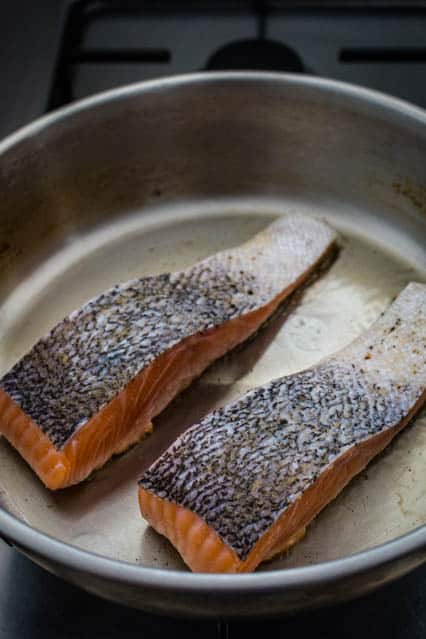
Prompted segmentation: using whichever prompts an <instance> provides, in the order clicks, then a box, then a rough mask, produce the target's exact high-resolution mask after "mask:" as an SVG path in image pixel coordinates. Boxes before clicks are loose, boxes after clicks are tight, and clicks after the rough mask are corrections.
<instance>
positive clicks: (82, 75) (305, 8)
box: [48, 0, 426, 110]
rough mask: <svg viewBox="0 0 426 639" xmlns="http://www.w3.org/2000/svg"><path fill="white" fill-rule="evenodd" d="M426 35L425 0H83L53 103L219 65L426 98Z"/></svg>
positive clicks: (70, 27)
mask: <svg viewBox="0 0 426 639" xmlns="http://www.w3.org/2000/svg"><path fill="white" fill-rule="evenodd" d="M192 25H194V26H193V28H192ZM425 42H426V2H424V1H414V2H409V1H407V2H401V1H399V2H396V1H393V2H392V1H391V2H389V1H388V0H386V1H381V0H374V1H370V2H367V1H365V0H346V2H345V1H342V0H340V1H338V0H335V1H333V0H329V1H327V2H319V1H318V0H317V1H316V2H312V1H311V2H305V1H303V0H298V1H297V2H296V1H294V2H292V1H287V2H286V1H279V0H270V1H267V0H257V1H248V0H246V1H244V0H239V1H238V0H222V1H221V0H216V1H213V2H212V1H204V2H202V3H200V2H199V1H198V2H194V1H190V0H187V1H185V2H176V1H173V2H171V1H167V0H162V1H161V0H157V1H149V2H148V1H143V0H139V1H136V0H124V1H123V0H121V1H118V0H79V1H77V2H74V3H73V4H72V5H71V7H70V10H69V14H68V18H67V20H66V26H65V32H64V38H63V42H62V47H61V51H60V55H59V59H58V64H57V67H56V72H55V74H54V82H53V85H52V90H51V93H50V97H49V101H48V109H49V110H50V109H53V108H56V107H59V106H62V105H64V104H67V103H69V102H72V101H73V100H75V99H79V98H82V97H85V96H87V95H90V94H92V93H96V92H98V91H102V90H105V89H109V88H113V87H115V86H119V85H123V84H128V83H131V82H136V81H140V80H146V79H152V78H156V77H164V76H167V75H174V74H177V73H188V72H195V71H200V70H217V69H221V70H224V69H230V70H231V69H232V70H239V69H251V70H256V69H257V70H273V71H287V72H299V73H300V72H308V73H312V74H314V75H319V76H326V77H332V78H336V79H343V80H347V81H350V82H355V83H358V84H363V85H366V86H370V87H372V88H376V89H379V90H382V91H385V92H389V93H393V94H395V95H399V96H400V97H403V98H406V99H408V100H411V101H412V102H417V103H418V104H421V105H423V106H426V83H425V82H424V77H425V75H426V48H425V46H424V44H425Z"/></svg>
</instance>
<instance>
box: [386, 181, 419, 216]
mask: <svg viewBox="0 0 426 639" xmlns="http://www.w3.org/2000/svg"><path fill="white" fill-rule="evenodd" d="M392 188H393V190H394V191H395V193H397V194H398V195H404V196H405V197H406V198H408V199H409V200H410V202H411V203H412V204H413V205H414V206H415V207H416V209H418V210H419V211H421V212H422V213H426V184H424V185H422V184H416V183H414V182H412V181H411V179H410V178H402V179H400V180H394V181H393V182H392Z"/></svg>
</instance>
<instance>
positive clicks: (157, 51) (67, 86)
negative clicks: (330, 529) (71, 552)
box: [0, 0, 426, 639]
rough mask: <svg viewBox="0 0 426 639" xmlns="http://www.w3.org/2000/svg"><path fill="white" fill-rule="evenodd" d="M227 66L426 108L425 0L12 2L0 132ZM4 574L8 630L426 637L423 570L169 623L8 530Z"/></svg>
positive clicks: (0, 24)
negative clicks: (369, 585) (325, 604)
mask: <svg viewBox="0 0 426 639" xmlns="http://www.w3.org/2000/svg"><path fill="white" fill-rule="evenodd" d="M201 6H202V9H201V8H200V7H201ZM223 68H231V69H241V68H246V69H253V68H255V69H272V70H286V71H298V72H308V73H311V74H314V75H319V76H327V77H333V78H336V79H341V80H347V81H350V82H355V83H358V84H362V85H365V86H369V87H371V88H375V89H379V90H382V91H385V92H388V93H391V94H393V95H396V96H398V97H402V98H405V99H408V100H410V101H412V102H414V103H416V104H418V105H419V106H423V107H425V106H426V2H423V1H421V0H413V1H409V0H406V1H405V2H403V1H401V0H400V1H398V0H393V1H392V0H340V1H339V0H329V1H327V2H321V1H320V0H316V1H315V2H313V1H310V2H309V1H305V0H298V1H297V2H296V1H291V0H288V1H285V0H281V1H280V0H270V1H268V2H266V1H263V0H260V1H251V2H250V1H248V0H247V1H244V0H240V1H239V0H235V1H234V0H217V1H215V2H210V1H208V0H207V1H206V0H204V1H203V2H202V3H201V2H200V1H198V2H195V1H190V0H188V1H186V2H179V1H178V0H175V1H174V2H171V1H167V0H163V1H161V0H155V1H151V2H144V1H143V0H120V1H118V0H79V1H78V2H72V1H71V0H39V2H34V0H13V1H12V0H11V1H10V2H9V0H7V2H6V0H3V2H2V3H1V4H0V87H1V94H0V96H1V99H0V137H2V136H3V135H5V134H6V133H9V132H10V131H12V130H14V129H16V128H17V127H18V126H20V125H23V124H25V123H27V122H29V121H31V120H32V119H34V118H35V117H38V116H39V115H41V114H42V113H44V112H46V111H48V110H49V109H51V108H54V107H58V106H61V105H63V104H66V103H68V102H70V101H73V100H75V99H78V98H82V97H85V96H87V95H90V94H92V93H95V92H97V91H100V90H104V89H108V88H112V87H114V86H117V85H120V84H126V83H129V82H134V81H138V80H144V79H150V78H154V77H162V76H166V75H170V74H175V73H183V72H191V71H199V70H204V69H223ZM0 584H1V587H0V639H12V638H13V639H18V638H19V639H27V638H31V639H38V637H43V639H50V637H52V638H53V637H55V638H59V639H63V638H64V639H74V638H77V637H78V638H79V639H80V638H82V637H86V636H87V637H102V639H109V637H115V636H117V635H120V636H122V637H123V638H124V637H125V638H126V639H127V638H128V637H129V638H131V637H140V636H145V637H156V636H162V635H163V634H164V633H167V632H169V633H173V634H174V635H176V634H177V635H178V636H180V633H182V634H184V635H185V637H186V638H187V639H191V637H192V636H194V637H195V636H197V637H198V636H199V635H200V633H201V634H202V636H205V637H206V639H208V638H209V637H218V636H219V637H236V636H241V637H242V636H243V635H244V636H245V635H246V634H247V632H248V631H249V630H250V629H251V627H252V626H254V630H256V629H257V630H258V631H262V632H267V633H270V634H272V633H273V634H276V635H278V636H280V635H282V636H284V634H286V635H287V633H293V634H296V635H300V634H302V636H304V633H308V632H310V633H311V634H314V633H315V636H316V637H318V638H319V639H320V638H330V639H334V638H337V637H338V638H339V639H342V638H347V639H351V638H352V637H354V638H355V637H356V638H357V639H359V637H360V636H361V637H362V636H366V637H370V636H372V635H373V634H374V636H375V638H376V639H381V638H385V637H386V639H402V638H404V639H405V638H406V637H408V638H409V639H420V638H421V639H424V638H425V637H426V567H424V568H420V569H418V570H417V571H416V572H414V573H412V574H411V575H409V576H407V577H405V578H404V579H401V580H399V581H398V582H397V583H395V584H393V585H391V586H388V587H386V588H383V589H382V590H380V591H379V592H377V593H374V594H372V595H369V596H368V597H364V598H363V599H360V600H358V601H354V602H351V603H348V604H344V605H341V606H339V607H337V608H333V609H326V610H321V611H317V612H313V613H309V614H303V615H299V616H298V617H295V618H290V619H281V620H273V621H271V620H265V621H255V622H236V621H234V622H229V623H225V622H218V621H200V622H197V621H187V620H172V619H167V618H164V617H162V618H160V617H155V616H152V615H148V614H145V613H142V612H139V611H135V610H130V609H127V608H123V607H120V606H117V605H115V604H111V603H109V602H106V601H103V600H101V599H98V598H96V597H94V596H92V595H89V594H87V593H85V592H83V591H81V590H78V589H76V588H75V587H73V586H70V585H68V584H66V583H65V582H62V581H60V580H59V579H57V578H55V577H53V576H51V575H49V574H47V573H46V572H44V571H42V570H41V569H40V568H38V567H37V566H35V565H34V564H32V563H31V562H30V561H29V560H28V559H26V558H24V557H23V556H21V555H20V554H19V553H18V552H17V551H16V550H14V549H13V548H10V547H8V546H6V544H3V543H2V542H1V541H0ZM249 624H250V625H249ZM259 624H261V626H260V625H259ZM256 626H257V628H256Z"/></svg>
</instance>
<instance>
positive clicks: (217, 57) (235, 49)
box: [206, 39, 306, 73]
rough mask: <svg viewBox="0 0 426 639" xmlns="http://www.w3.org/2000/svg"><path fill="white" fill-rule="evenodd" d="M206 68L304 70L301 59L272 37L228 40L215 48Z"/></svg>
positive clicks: (218, 69)
mask: <svg viewBox="0 0 426 639" xmlns="http://www.w3.org/2000/svg"><path fill="white" fill-rule="evenodd" d="M206 69H207V70H209V71H213V70H215V71H223V70H233V71H241V70H244V69H246V70H251V71H253V70H259V71H290V72H293V73H303V72H304V71H306V69H305V67H304V65H303V62H302V60H301V58H300V57H299V56H298V55H297V53H295V52H294V51H293V50H292V49H290V48H289V47H287V46H286V45H285V44H281V43H280V42H275V41H274V40H264V39H257V40H255V39H250V40H237V41H236V42H230V43H229V44H226V45H225V46H223V47H220V49H217V51H215V52H214V53H213V55H211V56H210V58H209V60H208V62H207V65H206Z"/></svg>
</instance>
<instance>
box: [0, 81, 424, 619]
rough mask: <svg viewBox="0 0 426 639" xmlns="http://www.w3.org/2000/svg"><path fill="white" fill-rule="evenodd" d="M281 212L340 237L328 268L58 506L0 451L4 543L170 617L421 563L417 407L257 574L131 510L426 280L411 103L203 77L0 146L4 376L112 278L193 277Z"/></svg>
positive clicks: (340, 590) (77, 110) (112, 99)
mask: <svg viewBox="0 0 426 639" xmlns="http://www.w3.org/2000/svg"><path fill="white" fill-rule="evenodd" d="M293 211H303V212H308V213H310V214H313V215H317V216H320V217H323V218H325V219H327V220H328V221H329V222H330V223H331V224H333V225H334V226H335V227H336V228H337V229H338V230H339V231H340V234H341V245H342V251H341V254H340V257H339V259H338V260H337V261H336V263H335V264H334V265H333V266H332V268H331V269H330V271H328V273H327V274H326V275H324V277H322V278H321V279H320V280H319V281H317V282H316V283H315V284H314V285H313V286H312V287H311V288H310V289H309V290H308V291H307V293H306V294H305V296H304V298H303V300H302V301H301V303H300V304H299V306H298V307H297V308H296V309H295V310H294V311H293V313H292V314H291V315H290V316H289V317H288V318H287V319H284V318H283V317H276V318H275V319H274V321H272V322H271V323H270V324H269V325H268V326H267V327H266V328H265V329H264V330H263V331H262V332H261V333H260V334H259V335H258V336H257V337H256V339H254V340H252V341H251V342H250V343H249V344H247V345H245V346H244V347H242V348H240V349H239V350H238V352H236V353H233V354H231V355H230V356H228V357H227V358H225V359H224V360H223V361H221V362H218V363H217V364H216V365H214V366H213V367H212V368H211V369H210V370H209V371H207V372H206V374H205V375H204V376H203V377H202V378H201V379H200V380H199V381H198V382H196V383H195V384H194V385H193V386H192V387H191V388H190V389H189V390H188V391H186V392H185V393H184V394H183V395H182V396H181V397H180V398H179V399H178V400H177V401H176V402H174V403H173V405H172V406H170V407H169V408H168V409H167V410H166V411H165V413H164V414H163V415H161V416H160V418H159V419H158V420H157V421H156V428H155V433H154V435H153V436H152V437H150V438H149V439H148V440H146V441H145V442H143V443H141V444H140V445H139V446H136V447H135V448H134V449H132V450H131V451H130V452H128V453H127V454H125V455H123V456H121V457H119V458H117V459H115V460H113V461H112V462H110V463H109V464H108V465H107V466H106V467H105V468H104V469H102V470H101V471H99V472H98V473H96V474H95V475H94V477H93V479H92V480H91V481H88V482H86V483H84V484H82V485H81V486H77V487H75V488H72V489H68V490H66V491H62V492H60V493H55V494H53V493H49V492H48V491H46V490H45V489H44V488H43V487H42V486H41V485H40V482H39V481H38V480H37V479H36V477H35V476H34V475H33V473H32V472H31V471H30V470H29V468H28V467H27V466H26V465H25V463H24V462H23V461H22V460H21V459H20V457H19V456H18V455H17V454H16V453H15V452H14V451H13V450H12V448H11V447H10V446H9V445H8V444H7V443H6V442H5V441H4V440H0V500H1V503H2V505H3V507H2V508H0V533H1V535H2V536H3V537H4V538H6V539H8V540H9V541H10V542H11V543H12V544H14V545H16V547H17V548H19V549H21V550H22V552H24V553H25V554H26V555H28V556H29V557H31V558H32V559H33V560H34V561H36V562H37V563H39V564H40V565H42V566H44V567H45V568H46V569H48V570H50V571H52V572H54V573H55V574H58V575H61V576H63V577H64V578H66V579H68V580H70V581H72V582H73V583H76V584H79V585H80V586H82V587H83V588H86V589H87V590H90V591H92V592H96V593H98V594H100V595H102V596H105V597H107V598H110V599H114V600H116V601H120V602H124V603H126V604H130V605H132V606H136V607H140V608H142V609H146V610H150V611H155V612H161V613H167V614H172V615H173V614H180V615H204V616H208V615H213V614H214V615H233V616H243V615H247V616H249V615H265V614H274V613H283V612H288V611H296V610H300V609H303V608H308V607H312V606H320V605H325V604H328V603H330V602H335V601H338V600H342V599H347V598H350V597H354V596H357V595H359V594H361V593H364V592H367V591H369V590H371V589H373V588H376V587H378V586H380V585H381V584H383V583H385V582H388V581H390V580H392V579H395V578H397V577H398V576H400V575H402V574H404V573H406V572H408V571H409V570H411V569H412V568H414V567H415V566H417V565H419V564H420V563H421V562H423V561H424V560H425V559H426V525H425V524H426V491H425V486H426V463H425V458H426V417H425V416H424V415H423V416H420V417H419V418H418V419H417V420H416V422H415V423H414V424H413V426H411V427H410V428H408V429H406V431H405V432H404V433H403V434H401V435H400V436H399V437H398V439H397V440H396V442H395V443H394V444H393V445H392V446H391V447H390V448H389V449H388V450H386V451H385V453H384V454H382V455H381V457H380V458H379V459H377V460H376V461H375V462H374V463H372V464H371V465H370V466H369V467H368V469H367V470H366V472H364V473H362V475H361V476H360V477H358V478H357V479H355V480H354V481H353V482H352V483H351V485H350V486H349V487H348V488H347V489H346V490H345V491H344V493H343V494H342V495H341V496H340V497H339V498H337V499H336V500H335V501H334V502H333V504H331V505H330V506H329V507H328V508H327V509H326V510H325V511H324V512H323V513H322V514H321V515H320V516H319V517H318V518H317V519H316V521H315V522H314V523H313V524H312V525H311V527H310V529H309V531H308V534H307V536H306V538H305V540H304V541H303V542H301V543H300V544H299V545H298V546H296V547H295V548H294V550H293V551H292V552H291V553H289V554H288V555H286V556H284V557H281V558H278V559H276V560H275V561H273V562H271V563H269V564H265V565H264V566H262V567H261V569H260V570H259V571H258V572H256V573H255V574H250V575H239V576H238V575H236V576H233V575H231V576H229V575H228V576H223V575H195V574H191V573H189V572H188V571H187V570H186V569H185V567H184V566H183V564H182V563H181V562H180V560H179V557H178V556H177V554H176V553H175V552H174V550H173V549H172V548H171V546H169V544H168V543H167V542H166V541H165V540H164V539H162V538H161V537H159V536H158V535H156V534H155V533H154V532H153V531H152V530H151V529H148V528H147V527H146V525H145V523H144V522H143V520H142V519H141V518H140V516H139V513H138V508H137V500H136V488H135V480H136V478H137V476H138V475H139V473H140V472H141V471H142V470H143V468H144V467H146V466H147V465H148V464H149V463H150V462H151V461H152V460H153V459H154V458H155V456H156V455H158V454H159V453H160V452H161V451H162V450H163V449H164V447H165V446H167V444H168V442H170V441H171V440H172V439H173V438H174V437H176V435H177V433H179V432H181V431H182V430H183V429H184V428H185V427H186V426H187V425H188V424H190V423H192V422H194V421H195V420H197V419H198V418H199V417H200V416H201V415H202V414H203V413H205V412H206V411H208V410H210V409H211V408H212V407H214V406H216V405H218V404H221V403H223V402H225V401H228V400H229V399H230V398H231V397H234V396H236V395H238V394H240V393H242V392H244V391H245V390H246V389H247V388H249V387H251V386H254V385H256V384H259V383H261V382H263V381H266V380H268V379H270V378H272V377H275V376H278V375H281V374H286V373H289V372H292V371H295V370H298V369H301V368H303V367H306V366H309V365H310V364H313V363H314V362H316V361H318V359H319V358H320V357H323V356H324V355H326V354H327V353H330V352H332V351H335V350H337V349H338V348H340V347H342V346H343V345H344V344H346V343H348V342H349V341H350V340H351V339H352V338H353V337H355V336H356V335H357V334H359V333H360V332H361V331H362V330H363V329H364V328H365V327H366V326H368V325H369V324H370V323H371V322H372V321H373V320H374V319H375V317H377V316H378V315H379V313H380V312H381V311H382V310H383V309H384V308H386V306H387V305H388V304H389V302H390V300H391V299H392V297H393V296H394V295H395V294H397V293H398V291H399V290H400V289H401V288H402V287H403V286H404V284H405V283H406V282H407V281H409V280H413V279H415V280H423V281H425V280H426V252H425V245H426V115H425V113H424V112H423V111H421V110H419V109H416V108H414V107H412V106H410V105H408V104H405V103H403V102H400V101H398V100H394V99H392V98H389V97H386V96H384V95H381V94H378V93H373V92H371V91H366V90H364V89H361V88H358V87H353V86H349V85H345V84H340V83H336V82H329V81H326V80H318V79H313V78H308V77H298V76H290V75H276V74H260V73H231V74H209V75H195V76H185V77H179V78H173V79H167V80H160V81H157V82H150V83H146V84H140V85H135V86H130V87H126V88H123V89H119V90H116V91H112V92H110V93H106V94H103V95H99V96H95V97H94V98H90V99H89V100H86V101H84V102H80V103H77V104H74V105H72V106H70V107H68V108H65V109H63V110H61V111H59V112H56V113H53V114H51V115H49V116H47V117H45V118H43V119H41V120H39V121H37V122H35V123H34V124H32V125H30V126H29V127H26V128H25V129H23V130H21V131H19V132H18V133H16V134H15V135H12V136H11V137H9V138H8V139H6V140H5V141H4V142H3V143H1V144H0V373H2V372H4V371H5V370H6V369H7V368H9V366H11V365H12V364H13V363H14V362H15V361H16V360H17V359H18V358H19V357H20V356H22V354H23V353H24V352H25V351H26V350H27V349H28V348H29V347H30V346H31V345H32V344H33V343H34V342H35V341H36V339H37V338H38V337H40V336H41V335H42V334H43V333H45V332H46V331H47V330H48V329H49V328H50V327H51V326H52V325H53V324H55V323H56V322H57V321H58V320H60V319H61V318H62V317H63V316H64V315H65V314H66V313H67V312H68V311H70V310H71V309H73V308H75V307H77V306H78V305H80V304H81V303H82V302H84V301H85V300H87V299H88V298H89V297H91V296H92V295H94V294H96V293H98V292H100V291H101V290H103V289H105V288H106V287H108V286H110V285H111V284H113V283H115V282H117V281H120V280H126V279H129V278H130V277H135V276H138V275H143V274H146V273H154V272H160V271H163V270H170V269H176V268H179V267H181V266H183V265H186V264H190V263H193V262H194V261H196V260H197V259H199V258H200V257H202V256H204V255H207V254H209V253H212V252H214V251H216V250H218V249H220V248H223V247H225V246H231V245H234V244H238V243H240V242H241V241H242V240H244V239H246V238H247V237H249V236H250V235H252V234H253V233H255V232H256V231H257V230H258V229H259V228H261V227H262V226H264V225H266V224H267V223H268V222H269V220H270V219H272V218H273V217H275V216H277V215H281V214H285V213H286V212H293Z"/></svg>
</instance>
